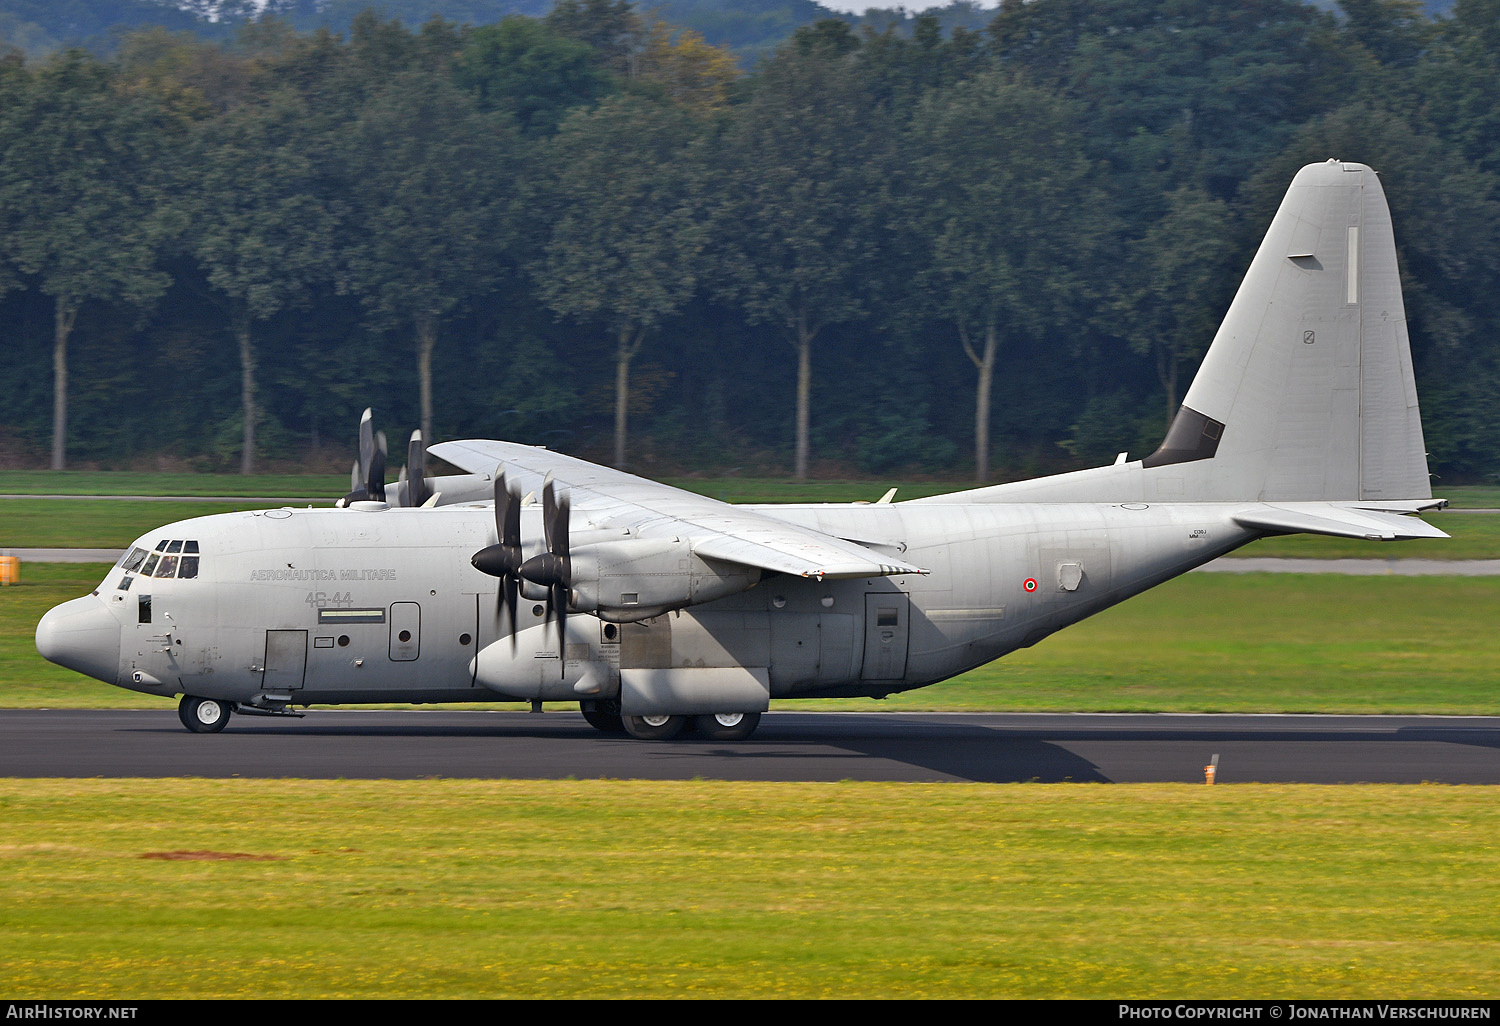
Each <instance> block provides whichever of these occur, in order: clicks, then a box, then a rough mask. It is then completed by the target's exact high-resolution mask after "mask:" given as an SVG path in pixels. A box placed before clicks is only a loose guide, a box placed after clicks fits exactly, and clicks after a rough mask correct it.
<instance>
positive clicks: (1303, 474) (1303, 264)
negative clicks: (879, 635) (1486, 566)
mask: <svg viewBox="0 0 1500 1026" xmlns="http://www.w3.org/2000/svg"><path fill="white" fill-rule="evenodd" d="M1431 495H1432V490H1431V485H1430V483H1429V479H1428V474H1427V454H1426V448H1425V446H1424V444H1423V439H1422V421H1421V417H1420V415H1419V412H1418V409H1417V391H1416V385H1415V382H1414V380H1413V377H1412V366H1411V351H1410V348H1409V345H1408V342H1407V334H1406V311H1405V307H1404V306H1403V304H1402V301H1401V280H1400V275H1399V272H1398V270H1397V267H1396V243H1395V236H1394V233H1393V230H1392V227H1391V215H1390V210H1389V208H1388V207H1387V206H1386V202H1385V193H1384V191H1383V190H1382V189H1381V187H1380V180H1379V179H1378V178H1377V177H1376V175H1375V172H1374V171H1372V170H1371V169H1370V168H1368V167H1366V166H1365V165H1363V164H1351V163H1343V162H1340V161H1337V160H1330V161H1327V162H1326V163H1323V164H1310V165H1308V166H1307V167H1304V168H1303V169H1302V170H1301V171H1300V172H1299V173H1298V174H1297V177H1296V178H1295V179H1294V180H1293V181H1292V185H1291V188H1290V189H1289V190H1288V191H1287V194H1286V198H1285V199H1284V200H1282V203H1281V209H1280V210H1279V211H1278V212H1277V214H1276V217H1275V220H1273V221H1272V222H1271V227H1270V229H1269V230H1268V231H1267V232H1266V237H1265V240H1264V241H1263V242H1262V243H1261V245H1260V250H1259V252H1257V253H1256V255H1255V259H1254V261H1253V262H1252V263H1251V264H1250V270H1249V272H1248V273H1247V274H1246V275H1245V280H1244V282H1243V283H1242V284H1241V285H1240V289H1239V292H1238V294H1237V295H1236V296H1235V298H1234V302H1233V303H1232V304H1230V307H1229V312H1228V313H1227V314H1226V315H1225V317H1224V322H1223V324H1222V325H1221V326H1220V328H1219V331H1218V334H1216V335H1215V336H1214V340H1213V345H1212V346H1211V347H1210V348H1209V350H1208V354H1207V355H1206V356H1205V357H1204V359H1203V364H1202V366H1201V367H1200V368H1199V370H1198V374H1197V376H1196V377H1195V378H1194V379H1193V383H1192V385H1191V386H1190V387H1189V388H1188V391H1187V394H1186V396H1184V398H1183V402H1182V407H1181V408H1180V409H1179V410H1178V412H1177V416H1176V418H1175V419H1174V420H1173V422H1172V425H1171V428H1170V429H1169V430H1168V432H1167V437H1166V440H1165V441H1163V442H1162V444H1161V447H1160V448H1159V449H1157V451H1156V452H1154V453H1152V454H1151V455H1150V456H1148V457H1146V458H1145V459H1144V460H1141V461H1138V462H1133V463H1117V464H1116V465H1115V466H1111V467H1101V468H1098V469H1096V470H1085V471H1079V472H1077V473H1073V474H1061V475H1058V476H1056V477H1049V478H1040V479H1038V480H1035V481H1022V482H1016V483H1014V484H1009V485H999V486H996V487H994V488H983V489H978V490H977V491H972V492H964V493H959V496H962V497H963V498H959V496H953V497H949V498H950V499H952V500H956V501H969V502H974V501H980V502H984V501H992V502H1007V501H1033V502H1066V501H1092V502H1121V501H1130V500H1139V501H1151V500H1156V501H1171V500H1176V501H1202V500H1259V501H1282V502H1286V501H1309V500H1310V501H1318V500H1341V501H1354V502H1363V501H1371V502H1382V501H1393V500H1415V499H1427V498H1430V497H1431Z"/></svg>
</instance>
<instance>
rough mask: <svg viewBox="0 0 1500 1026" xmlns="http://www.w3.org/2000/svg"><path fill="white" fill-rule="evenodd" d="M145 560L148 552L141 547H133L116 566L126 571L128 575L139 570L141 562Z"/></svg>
mask: <svg viewBox="0 0 1500 1026" xmlns="http://www.w3.org/2000/svg"><path fill="white" fill-rule="evenodd" d="M145 558H146V550H145V549H143V548H141V547H140V546H139V545H132V546H131V547H130V551H129V552H127V553H125V555H123V556H121V557H120V561H119V562H118V563H116V564H115V565H116V566H118V567H121V568H122V569H124V571H125V572H126V573H127V574H128V573H130V572H131V571H132V570H139V569H140V566H141V562H142V560H144V559H145Z"/></svg>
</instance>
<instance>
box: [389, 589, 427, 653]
mask: <svg viewBox="0 0 1500 1026" xmlns="http://www.w3.org/2000/svg"><path fill="white" fill-rule="evenodd" d="M421 648H422V607H421V606H420V605H418V604H417V603H415V602H392V603H391V660H392V661H393V662H397V663H409V662H411V661H412V660H414V659H416V658H417V655H418V653H419V652H420V651H421Z"/></svg>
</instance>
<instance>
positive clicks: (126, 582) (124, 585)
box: [119, 574, 135, 591]
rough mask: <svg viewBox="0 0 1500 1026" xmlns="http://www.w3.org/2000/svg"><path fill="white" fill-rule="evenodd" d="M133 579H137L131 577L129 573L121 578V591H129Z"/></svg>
mask: <svg viewBox="0 0 1500 1026" xmlns="http://www.w3.org/2000/svg"><path fill="white" fill-rule="evenodd" d="M133 580H135V578H134V577H131V576H130V575H129V574H126V575H125V576H124V577H122V578H120V586H119V590H120V591H129V590H130V582H131V581H133Z"/></svg>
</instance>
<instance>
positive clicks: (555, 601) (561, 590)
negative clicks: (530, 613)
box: [547, 582, 568, 677]
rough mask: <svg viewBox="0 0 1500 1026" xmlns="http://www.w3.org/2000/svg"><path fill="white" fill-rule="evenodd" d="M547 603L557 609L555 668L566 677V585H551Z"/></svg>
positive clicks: (559, 583)
mask: <svg viewBox="0 0 1500 1026" xmlns="http://www.w3.org/2000/svg"><path fill="white" fill-rule="evenodd" d="M547 604H548V605H549V606H550V607H552V608H555V609H556V610H557V668H558V671H559V673H560V674H561V675H562V676H564V677H566V676H567V675H568V668H567V654H568V587H567V585H565V584H563V583H562V582H558V583H557V584H554V585H553V586H552V589H551V591H549V592H548V594H547Z"/></svg>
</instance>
